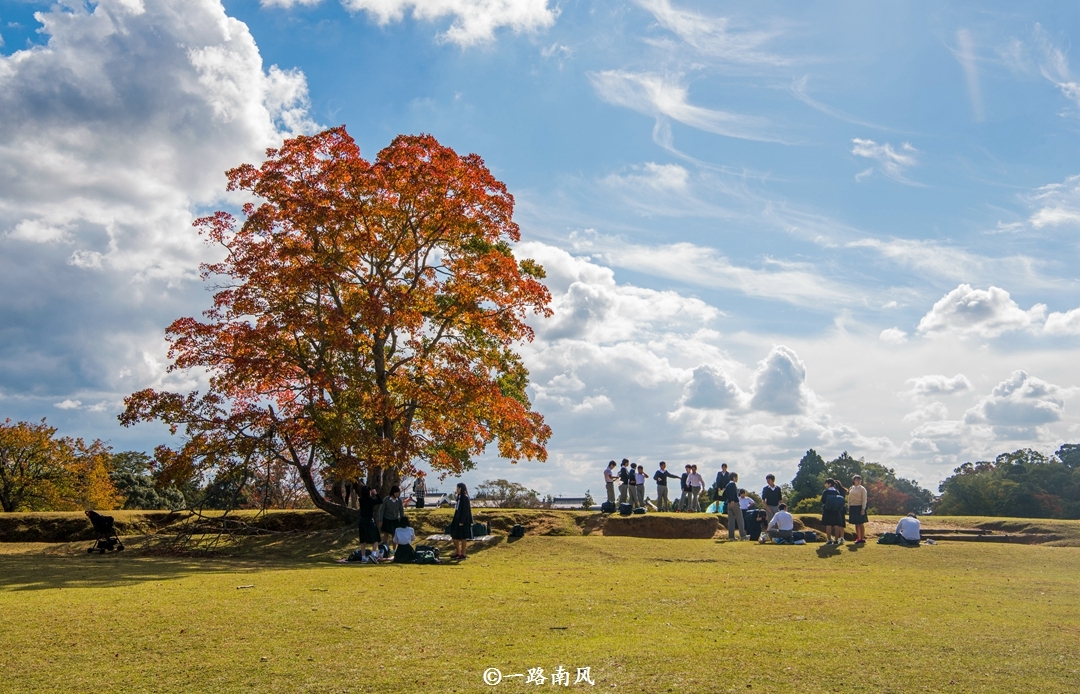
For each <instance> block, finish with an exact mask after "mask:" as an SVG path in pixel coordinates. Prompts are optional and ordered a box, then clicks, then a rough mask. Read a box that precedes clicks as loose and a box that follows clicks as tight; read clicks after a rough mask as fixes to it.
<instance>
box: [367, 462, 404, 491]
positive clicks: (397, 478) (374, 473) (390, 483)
mask: <svg viewBox="0 0 1080 694" xmlns="http://www.w3.org/2000/svg"><path fill="white" fill-rule="evenodd" d="M367 484H368V486H369V487H374V488H375V489H378V490H379V496H384V497H386V496H390V488H391V487H394V486H395V485H396V486H400V485H401V473H400V472H399V471H397V470H392V469H387V468H379V467H374V468H371V469H370V470H368V477H367Z"/></svg>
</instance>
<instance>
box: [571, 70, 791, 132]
mask: <svg viewBox="0 0 1080 694" xmlns="http://www.w3.org/2000/svg"><path fill="white" fill-rule="evenodd" d="M589 79H590V80H591V81H592V84H593V87H594V88H595V89H596V92H597V94H599V95H600V98H601V99H603V100H604V101H607V102H608V103H610V104H615V105H616V106H624V107H626V108H629V109H633V110H634V111H637V112H639V113H644V114H646V115H649V116H653V117H654V118H657V119H660V118H665V117H666V118H671V119H672V120H676V121H678V122H680V123H682V124H684V125H688V126H690V127H692V128H697V129H698V130H704V131H705V132H710V133H716V134H717V135H724V136H726V137H735V138H740V139H743V140H758V141H763V142H783V141H784V140H782V139H781V138H779V137H777V136H776V135H774V134H772V133H770V132H769V129H768V125H769V124H768V122H767V121H766V120H764V119H762V118H758V117H755V116H746V115H743V114H740V113H732V112H730V111H720V110H716V109H710V108H705V107H703V106H695V105H694V104H691V103H690V102H689V98H688V93H687V89H686V87H685V86H684V85H683V84H682V83H681V81H680V79H679V78H678V77H673V76H668V75H659V74H656V73H651V72H627V71H624V70H604V71H603V72H594V73H591V74H590V75H589Z"/></svg>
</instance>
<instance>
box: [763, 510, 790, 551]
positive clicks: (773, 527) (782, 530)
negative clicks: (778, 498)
mask: <svg viewBox="0 0 1080 694" xmlns="http://www.w3.org/2000/svg"><path fill="white" fill-rule="evenodd" d="M777 508H778V510H777V512H776V513H774V514H773V517H772V520H771V521H769V527H768V529H766V531H765V534H767V535H768V536H769V537H771V538H773V539H779V540H782V541H784V542H791V533H792V532H794V531H795V519H794V518H792V517H791V514H790V513H788V510H787V504H780V505H779V506H778V507H777Z"/></svg>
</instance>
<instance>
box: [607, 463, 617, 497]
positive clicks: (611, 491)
mask: <svg viewBox="0 0 1080 694" xmlns="http://www.w3.org/2000/svg"><path fill="white" fill-rule="evenodd" d="M616 465H618V463H616V462H615V461H614V460H612V461H611V462H610V463H608V464H607V467H606V468H604V487H605V488H607V500H608V503H609V504H614V503H615V466H616Z"/></svg>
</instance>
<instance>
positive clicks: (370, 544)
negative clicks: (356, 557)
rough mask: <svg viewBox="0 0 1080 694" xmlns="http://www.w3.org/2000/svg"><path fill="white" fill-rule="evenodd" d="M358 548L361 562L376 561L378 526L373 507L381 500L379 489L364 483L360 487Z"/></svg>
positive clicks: (372, 562)
mask: <svg viewBox="0 0 1080 694" xmlns="http://www.w3.org/2000/svg"><path fill="white" fill-rule="evenodd" d="M359 501H360V549H361V550H362V551H363V552H364V555H363V558H362V559H361V560H360V561H361V562H363V563H365V564H367V563H371V564H374V563H376V558H375V552H376V550H378V548H379V527H378V526H377V525H375V507H376V506H378V505H380V504H381V503H382V502H383V500H382V497H381V496H379V490H378V489H375V487H369V486H367V485H364V486H363V487H361V488H360V499H359Z"/></svg>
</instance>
